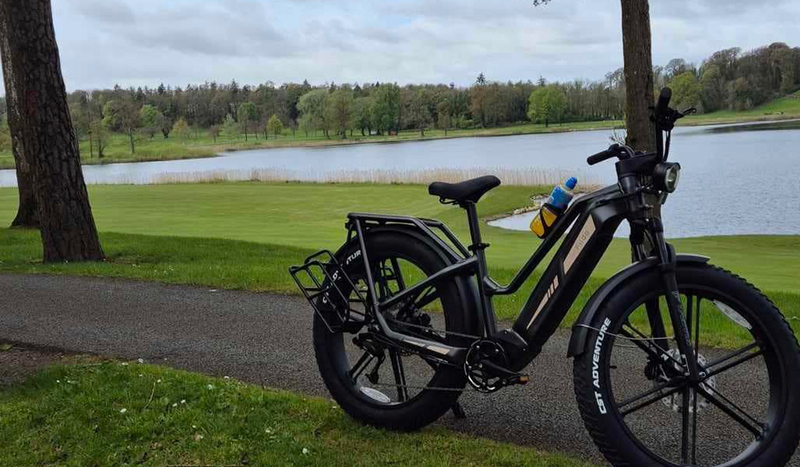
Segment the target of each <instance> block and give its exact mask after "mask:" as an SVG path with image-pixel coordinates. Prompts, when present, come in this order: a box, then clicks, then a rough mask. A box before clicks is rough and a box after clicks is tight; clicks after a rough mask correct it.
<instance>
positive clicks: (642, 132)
mask: <svg viewBox="0 0 800 467" xmlns="http://www.w3.org/2000/svg"><path fill="white" fill-rule="evenodd" d="M621 1H622V48H623V54H624V57H625V68H624V70H625V127H626V128H627V132H628V136H627V144H628V145H629V146H630V147H632V148H634V149H636V150H638V151H653V150H655V147H656V143H655V133H654V132H653V128H652V124H651V123H650V106H652V105H653V100H654V97H653V96H654V93H653V59H652V52H651V50H650V47H651V38H650V5H649V3H648V0H621Z"/></svg>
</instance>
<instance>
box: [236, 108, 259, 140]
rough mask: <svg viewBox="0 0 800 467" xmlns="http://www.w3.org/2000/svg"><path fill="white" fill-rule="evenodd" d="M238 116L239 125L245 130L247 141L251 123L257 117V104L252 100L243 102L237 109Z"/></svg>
mask: <svg viewBox="0 0 800 467" xmlns="http://www.w3.org/2000/svg"><path fill="white" fill-rule="evenodd" d="M236 118H237V119H238V121H239V126H241V128H242V130H244V140H245V141H247V130H248V129H249V128H250V123H251V122H252V121H253V120H255V118H256V105H255V104H253V103H252V102H242V103H241V104H240V105H239V108H238V109H237V110H236Z"/></svg>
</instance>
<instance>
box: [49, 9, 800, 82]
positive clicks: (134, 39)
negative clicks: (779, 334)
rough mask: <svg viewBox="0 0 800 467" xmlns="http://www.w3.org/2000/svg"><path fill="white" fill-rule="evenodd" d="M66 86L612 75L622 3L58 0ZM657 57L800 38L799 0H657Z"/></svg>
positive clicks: (618, 59) (692, 58)
mask: <svg viewBox="0 0 800 467" xmlns="http://www.w3.org/2000/svg"><path fill="white" fill-rule="evenodd" d="M52 3H53V16H54V22H55V26H56V38H57V40H58V43H59V48H60V52H61V59H62V70H63V73H64V78H65V81H66V83H67V88H68V89H69V90H75V89H98V88H110V87H112V86H113V85H114V84H119V85H121V86H123V87H128V86H145V85H147V86H151V87H155V86H158V84H159V83H161V82H164V83H166V84H172V85H181V86H185V85H186V84H189V83H192V84H196V83H202V82H204V81H212V80H215V81H218V82H230V81H231V80H232V79H236V80H237V81H238V82H239V83H241V84H258V83H262V82H266V81H273V82H274V83H276V84H281V83H284V82H292V81H293V82H301V81H302V80H304V79H308V81H309V82H311V83H312V84H323V83H328V82H335V83H342V82H351V83H352V82H374V81H382V82H383V81H393V82H398V83H400V84H406V83H420V82H425V83H434V82H435V83H451V82H454V83H456V84H457V85H469V84H471V83H472V82H474V80H475V77H476V76H477V75H478V74H479V73H484V74H485V75H486V77H487V79H489V80H496V81H507V80H512V81H517V80H528V79H530V80H536V79H537V78H538V77H539V76H543V77H545V78H546V79H547V80H548V81H555V80H572V79H575V78H584V79H590V80H596V79H602V78H603V76H604V75H605V74H606V73H607V72H609V71H612V70H614V69H617V68H619V67H621V66H622V33H621V26H620V21H621V20H620V1H619V0H552V2H551V3H549V4H547V5H544V6H539V7H534V6H533V5H532V2H531V1H530V0H494V1H487V0H269V1H266V0H261V1H259V0H177V1H166V0H52ZM650 6H651V17H652V31H653V61H654V63H655V64H661V65H665V64H666V63H667V62H668V61H669V60H670V59H672V58H676V57H681V58H684V59H686V60H687V61H689V62H696V63H699V62H700V61H701V60H702V59H703V58H705V57H707V56H708V55H710V54H711V53H713V52H715V51H717V50H720V49H724V48H729V47H735V46H738V47H741V48H742V49H743V50H748V49H752V48H754V47H758V46H761V45H767V44H769V43H772V42H776V41H780V42H786V43H788V44H789V45H790V46H800V28H798V27H797V24H798V18H800V1H797V0H771V1H769V2H756V1H752V0H650Z"/></svg>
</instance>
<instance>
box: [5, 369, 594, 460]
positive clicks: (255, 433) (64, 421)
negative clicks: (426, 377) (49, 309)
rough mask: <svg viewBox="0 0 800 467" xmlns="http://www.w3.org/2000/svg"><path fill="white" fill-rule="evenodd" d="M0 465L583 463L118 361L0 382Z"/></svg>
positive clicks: (225, 381)
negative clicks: (380, 425)
mask: <svg viewBox="0 0 800 467" xmlns="http://www.w3.org/2000/svg"><path fill="white" fill-rule="evenodd" d="M0 420H2V423H0V444H2V446H3V449H2V450H0V465H9V466H11V465H13V466H19V467H23V466H39V465H64V466H87V465H91V466H106V465H107V466H118V465H143V466H148V465H150V466H165V465H219V466H222V465H281V466H367V465H399V466H432V467H433V466H463V465H481V466H486V467H493V466H510V465H529V466H549V467H578V466H587V467H588V466H589V464H587V463H585V462H581V461H578V460H576V459H574V458H570V457H567V456H564V455H558V454H547V453H542V452H539V451H536V450H533V449H528V448H523V447H519V446H513V445H509V444H503V443H497V442H492V441H488V440H484V439H475V438H471V437H468V436H465V435H460V434H454V433H452V432H450V431H448V430H446V429H444V428H429V429H425V430H423V431H422V432H420V433H413V434H401V433H393V432H387V431H384V430H377V429H374V428H370V427H366V426H362V425H360V424H358V423H356V422H354V421H352V420H351V419H350V418H349V417H347V416H346V415H344V413H343V412H342V410H341V409H340V408H338V407H337V406H336V405H334V403H333V402H331V401H329V400H324V399H320V398H311V397H303V396H300V395H296V394H292V393H288V392H285V391H277V390H271V389H264V388H260V387H258V386H253V385H249V384H244V383H241V382H238V381H236V380H232V379H222V378H211V377H207V376H203V375H199V374H194V373H187V372H183V371H178V370H172V369H168V368H163V367H158V366H151V365H140V364H137V363H135V362H132V363H130V364H128V363H120V362H99V363H96V362H83V363H79V364H76V365H61V366H54V367H50V368H48V369H45V370H43V371H41V372H39V373H38V374H37V375H35V376H33V377H30V378H28V379H27V380H26V381H24V382H23V383H21V384H17V385H14V386H11V387H6V388H2V389H0Z"/></svg>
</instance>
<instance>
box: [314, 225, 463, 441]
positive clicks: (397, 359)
mask: <svg viewBox="0 0 800 467" xmlns="http://www.w3.org/2000/svg"><path fill="white" fill-rule="evenodd" d="M366 242H367V251H368V252H369V259H370V263H371V265H370V267H371V271H372V275H373V278H374V282H375V286H376V289H377V293H378V296H379V300H384V299H386V298H388V297H389V296H391V295H393V294H396V293H397V292H398V291H400V290H402V289H405V288H407V287H408V286H411V285H413V284H414V283H416V282H419V281H420V280H422V279H424V278H425V277H428V276H430V275H432V274H434V273H436V272H437V271H439V270H441V269H443V268H444V267H446V266H447V265H448V264H449V261H448V259H447V257H446V255H443V254H442V253H441V252H440V251H437V250H435V249H434V248H433V247H431V246H430V245H429V244H427V243H426V242H424V241H421V240H419V239H416V238H415V237H414V236H412V235H408V234H405V233H402V232H396V231H387V232H376V233H369V234H367V237H366ZM337 257H338V258H339V260H340V263H341V264H342V265H343V268H344V270H345V272H346V274H347V275H348V276H349V277H350V278H351V280H352V281H353V282H354V283H355V286H356V288H357V289H359V290H360V291H361V294H362V296H364V297H366V280H365V268H364V262H363V260H362V257H361V254H360V249H359V248H358V244H357V242H352V243H351V244H349V245H347V246H345V247H344V248H343V249H342V250H341V251H340V252H338V253H337ZM467 288H468V283H466V282H465V279H458V278H456V279H452V280H448V281H444V282H442V283H438V284H437V285H436V286H435V287H433V286H432V287H429V288H428V289H427V290H426V291H424V292H423V293H422V294H421V296H420V297H419V298H418V299H417V300H416V301H415V303H413V304H409V305H408V306H401V307H398V308H396V309H395V310H390V311H389V312H388V313H384V317H385V318H386V319H387V321H388V322H389V323H390V327H391V328H392V329H393V330H395V331H397V332H401V333H403V334H406V335H417V336H420V337H423V338H425V339H428V340H434V341H439V342H442V343H445V344H448V345H460V346H466V345H468V342H469V339H468V338H465V337H463V336H461V335H462V334H464V335H472V334H475V333H476V329H475V328H474V317H472V316H467V315H466V314H465V310H467V309H468V307H465V306H464V302H463V301H464V300H465V295H464V292H465V290H467ZM352 292H353V291H345V293H352ZM452 333H455V334H452ZM314 350H315V354H316V359H317V364H318V367H319V370H320V374H321V375H322V378H323V380H324V381H325V385H326V386H327V388H328V390H329V391H330V393H331V395H332V396H333V398H334V399H335V400H336V401H337V402H338V403H339V405H340V406H341V407H342V409H344V411H345V412H346V413H347V414H349V415H350V416H351V417H353V418H355V419H357V420H359V421H361V422H364V423H368V424H370V425H374V426H379V427H383V428H389V429H397V430H405V431H408V430H416V429H419V428H421V427H424V426H426V425H428V424H430V423H432V422H433V421H435V420H436V419H438V418H439V417H440V416H442V415H443V414H444V413H445V412H447V410H448V409H450V408H451V407H453V405H454V404H455V403H456V401H457V399H458V397H459V396H460V394H461V392H462V390H463V389H464V386H465V384H466V378H465V376H464V372H463V369H462V368H456V367H454V366H448V365H445V364H441V363H438V362H435V361H432V360H430V359H427V358H423V357H421V356H420V355H418V354H415V353H413V352H408V351H405V350H401V349H398V348H396V347H393V346H391V345H388V344H386V343H385V342H383V341H381V340H380V338H379V336H375V335H374V334H371V333H370V332H369V329H368V327H367V326H364V327H361V328H360V329H357V330H353V329H352V328H350V329H349V330H342V331H338V332H335V333H332V332H330V331H329V329H328V328H327V326H326V325H325V323H324V321H323V320H322V319H321V318H320V317H319V316H316V315H315V319H314Z"/></svg>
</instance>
